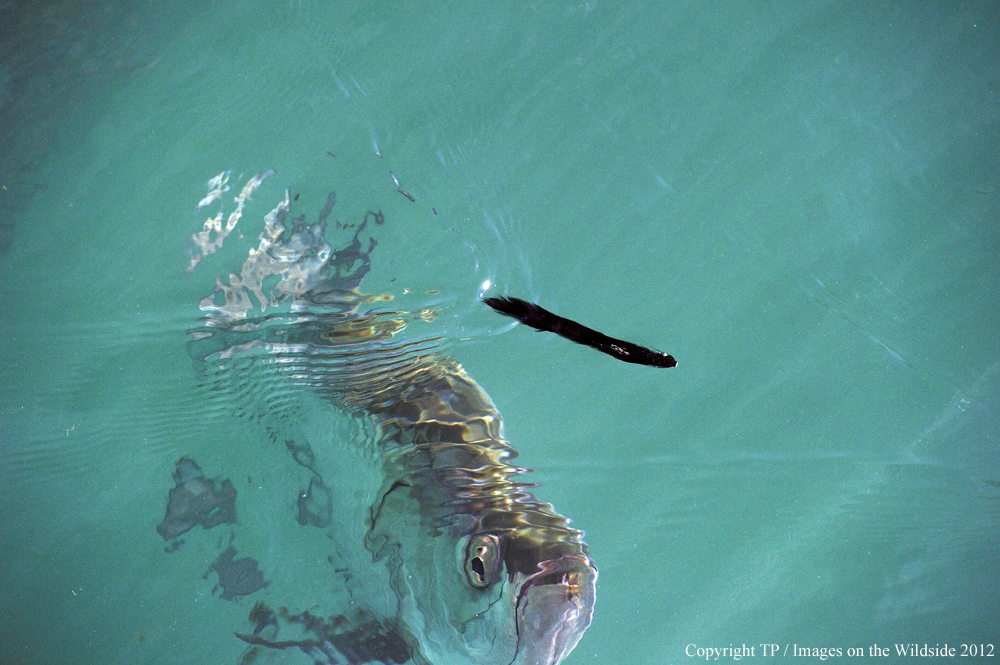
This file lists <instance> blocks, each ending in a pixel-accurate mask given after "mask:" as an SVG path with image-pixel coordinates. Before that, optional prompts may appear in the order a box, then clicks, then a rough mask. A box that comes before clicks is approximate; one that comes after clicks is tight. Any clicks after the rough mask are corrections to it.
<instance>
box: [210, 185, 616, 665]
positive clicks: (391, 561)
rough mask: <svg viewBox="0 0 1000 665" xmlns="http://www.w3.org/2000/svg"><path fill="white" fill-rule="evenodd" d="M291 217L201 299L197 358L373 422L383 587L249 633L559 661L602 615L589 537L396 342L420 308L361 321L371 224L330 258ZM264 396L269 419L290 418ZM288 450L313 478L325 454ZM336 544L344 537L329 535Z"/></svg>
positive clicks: (445, 382)
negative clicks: (364, 238)
mask: <svg viewBox="0 0 1000 665" xmlns="http://www.w3.org/2000/svg"><path fill="white" fill-rule="evenodd" d="M289 206H290V201H289V198H288V195H287V193H286V196H285V200H284V201H283V202H282V203H281V204H279V206H278V207H277V208H276V209H275V210H274V211H272V212H271V213H270V214H269V215H268V216H267V218H266V220H265V229H264V231H263V232H262V233H261V235H260V241H261V242H260V247H259V248H258V249H256V250H252V251H251V253H250V256H249V258H248V259H247V261H246V263H245V264H244V266H243V270H242V271H241V273H240V275H234V276H233V277H232V278H231V280H230V283H229V284H228V285H227V284H223V283H222V282H218V283H217V293H216V294H215V296H214V297H209V298H206V299H205V300H203V301H202V309H203V310H204V311H205V312H206V318H205V321H204V323H205V325H204V326H203V327H201V328H198V329H196V330H193V331H192V340H193V341H192V345H191V351H192V354H193V355H194V356H195V357H196V358H198V359H201V360H204V361H205V367H206V368H209V369H210V370H211V372H213V373H216V377H217V380H218V381H223V382H225V381H227V380H233V381H235V384H234V385H238V386H247V385H248V380H247V378H246V377H245V376H243V377H239V378H237V376H238V373H239V372H241V371H246V370H244V368H245V367H247V366H248V361H249V362H250V363H255V366H257V367H260V368H262V370H264V371H267V372H270V373H271V376H272V377H273V375H274V373H275V372H277V373H279V374H282V375H283V376H285V377H287V378H288V380H289V382H290V383H293V384H294V385H297V386H300V387H304V388H308V389H311V392H312V393H314V394H317V395H319V396H321V397H322V398H324V400H328V401H331V402H333V403H335V404H337V405H339V406H340V407H341V408H343V409H345V410H346V411H348V412H351V413H359V412H360V413H365V414H367V416H368V417H369V419H370V421H371V422H372V423H373V424H374V427H375V429H374V434H373V439H374V440H373V441H372V442H371V443H369V444H367V445H370V446H374V448H373V450H375V451H377V455H376V459H377V460H378V462H377V465H378V468H379V469H380V471H381V473H382V480H381V489H380V490H378V492H377V494H376V495H375V496H374V497H373V499H374V500H372V501H371V502H370V507H369V508H368V510H367V511H366V514H367V515H368V517H367V519H366V525H365V533H364V537H363V541H364V542H363V546H364V548H365V550H366V551H367V552H368V555H367V561H368V563H369V565H373V566H377V567H381V569H382V571H383V574H385V575H387V576H386V577H384V578H383V579H386V580H387V581H388V582H387V585H386V586H379V585H377V584H375V585H371V586H370V587H368V588H366V589H365V590H364V593H365V594H366V595H365V596H360V595H355V596H354V597H353V599H352V603H354V602H355V601H357V604H358V605H360V606H361V607H360V609H351V610H350V611H349V610H348V608H346V607H341V608H338V611H339V612H340V614H339V615H331V616H330V618H329V619H326V618H323V617H320V616H318V615H314V614H311V613H310V612H309V611H305V612H301V613H299V614H290V613H289V612H287V611H284V612H282V611H278V612H275V611H273V610H271V609H270V608H268V607H267V605H266V604H264V603H260V604H258V606H257V607H255V608H254V611H253V613H252V614H251V617H250V618H251V622H252V623H253V624H254V625H255V627H254V629H253V631H252V633H250V634H246V635H241V637H242V638H243V639H244V640H245V641H247V642H249V643H251V644H253V645H255V646H256V647H268V648H274V649H287V648H296V649H301V650H302V651H304V652H305V653H307V654H308V655H309V656H311V657H312V658H313V659H314V660H315V661H316V662H318V663H334V662H342V661H346V662H349V663H362V662H381V663H386V664H388V663H410V662H412V663H453V662H462V663H482V664H488V663H504V664H510V665H528V664H543V663H544V664H555V663H558V662H559V661H561V660H562V659H563V658H564V657H565V656H566V655H567V654H568V653H569V652H570V651H571V650H572V649H573V647H574V646H576V644H577V642H578V641H579V639H580V638H581V636H582V635H583V633H584V631H585V630H586V629H587V627H588V625H589V624H590V619H591V614H592V611H593V606H594V598H595V581H596V578H597V571H596V569H595V568H594V566H593V563H592V562H591V559H590V557H589V555H588V552H587V546H586V545H585V544H584V543H583V542H582V540H581V537H582V534H581V532H580V531H578V530H576V529H573V528H571V527H570V525H569V520H568V519H567V518H565V517H563V516H561V515H559V514H557V513H556V512H555V511H554V510H553V508H552V507H551V506H550V505H548V504H545V503H541V502H539V501H537V500H536V499H535V498H534V497H533V496H532V495H531V494H529V493H528V492H527V491H526V488H527V487H530V485H528V484H526V483H525V482H523V481H521V480H519V477H520V475H521V474H523V473H525V471H524V469H520V468H518V467H516V466H513V465H511V462H512V460H513V459H514V458H515V457H516V455H517V451H515V450H514V448H513V447H512V446H511V445H510V444H509V443H508V442H507V441H506V439H505V438H504V436H503V428H502V424H501V420H500V415H499V413H498V412H497V409H496V407H495V406H494V405H493V403H492V402H491V401H490V398H489V397H488V396H487V395H486V393H485V392H483V390H482V389H481V388H480V387H479V386H478V385H477V384H476V382H475V381H473V380H472V378H471V377H469V375H468V374H467V373H466V372H465V370H463V369H462V368H461V366H460V365H458V364H457V363H456V362H455V361H454V360H453V359H451V358H450V357H448V356H447V355H445V354H443V353H442V352H441V351H440V349H439V346H438V342H439V340H436V339H419V338H418V339H409V340H405V339H397V338H396V337H395V336H396V335H397V334H398V333H399V332H400V331H401V330H402V329H403V328H404V327H405V326H406V325H407V323H406V321H407V319H416V318H418V317H419V315H412V316H411V315H406V314H404V313H399V312H386V313H378V312H362V311H359V308H360V307H361V306H362V305H363V304H364V303H366V302H372V301H373V299H371V298H366V297H365V296H362V295H360V294H359V293H358V291H357V290H356V287H357V286H359V285H360V282H361V278H362V277H363V276H364V274H365V273H366V272H367V271H368V267H369V260H370V259H369V255H370V252H371V250H372V249H373V248H374V245H375V243H374V240H372V241H371V242H370V243H368V246H367V248H366V249H365V248H363V247H362V243H361V241H360V239H359V234H360V233H361V232H362V231H363V230H364V228H365V227H366V223H362V224H361V225H360V228H359V229H358V233H357V234H355V236H354V239H353V241H352V242H351V243H350V244H349V245H348V246H347V247H345V248H343V249H341V250H339V251H336V252H334V251H332V248H331V247H330V245H329V244H327V243H326V241H325V240H324V239H323V224H322V223H317V224H315V225H312V226H307V225H304V224H297V225H296V226H295V227H294V228H293V229H292V231H291V233H290V234H288V235H287V237H286V228H285V226H284V219H285V217H286V215H287V213H288V210H289ZM296 221H298V220H296ZM265 282H266V284H267V285H268V286H266V287H265ZM250 294H253V299H251V298H250ZM254 300H256V303H258V304H259V305H255V303H254ZM274 307H276V308H277V309H275V310H274V312H273V313H272V312H267V313H265V312H264V311H263V310H266V309H271V308H274ZM257 309H259V310H260V311H256V310H257ZM241 358H242V360H241ZM268 382H270V384H269V383H268ZM273 382H274V379H273V378H272V379H262V383H260V384H256V385H255V386H254V387H253V388H252V389H251V390H250V391H249V392H250V393H252V394H261V392H266V388H267V385H272V384H273ZM282 391H283V394H284V389H282ZM262 399H263V400H264V401H265V402H267V404H268V406H267V413H266V414H265V420H267V418H268V417H270V418H273V417H276V414H275V412H276V411H280V410H281V409H282V408H284V407H283V406H281V404H284V403H285V402H282V401H280V399H279V398H277V397H275V398H270V397H268V396H267V395H263V396H262ZM267 426H268V427H269V428H270V427H272V426H271V425H267ZM286 445H288V447H289V450H290V451H292V452H293V455H296V461H297V462H298V463H299V464H300V465H302V466H304V467H307V468H308V469H309V470H310V471H311V472H312V473H313V474H315V475H314V478H320V472H319V470H318V469H320V466H319V462H318V461H317V459H318V458H319V457H320V456H321V454H322V450H323V448H321V447H320V445H321V444H319V443H318V442H317V441H313V443H312V445H311V446H310V447H309V448H308V449H307V448H306V447H305V446H297V447H296V446H293V444H291V443H287V444H286ZM318 482H322V481H321V480H320V481H318ZM333 492H334V493H336V492H337V487H336V486H334V487H333ZM319 505H322V502H320V503H319ZM300 507H301V506H300ZM300 515H301V513H300ZM306 521H308V522H310V523H313V524H317V525H318V524H322V523H323V519H322V516H319V517H316V518H315V521H313V518H312V517H310V518H309V520H302V519H301V517H300V522H302V523H305V522H306ZM330 535H331V537H332V538H334V539H335V542H336V538H337V533H336V529H331V531H330ZM359 545H360V543H359ZM357 560H358V561H362V560H363V559H362V558H361V557H359V558H358V559H357ZM331 561H332V559H331ZM345 574H347V575H355V576H357V577H359V578H360V577H364V571H359V570H351V571H347V572H346V573H345ZM331 577H332V576H331ZM267 593H274V590H273V588H272V589H270V590H268V591H267ZM376 610H377V611H378V614H376V613H375V612H376ZM288 631H292V632H293V634H292V635H288V634H287V633H288Z"/></svg>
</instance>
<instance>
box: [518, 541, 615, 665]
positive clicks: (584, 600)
mask: <svg viewBox="0 0 1000 665" xmlns="http://www.w3.org/2000/svg"><path fill="white" fill-rule="evenodd" d="M539 569H540V570H539V572H537V573H535V574H533V575H531V576H529V577H524V576H523V575H522V574H521V573H518V574H517V576H516V577H515V589H516V590H517V605H516V608H515V610H514V611H515V619H516V621H517V656H516V657H515V658H514V660H513V661H512V662H511V665H556V664H557V663H559V662H560V661H562V659H563V658H565V657H566V656H568V655H569V653H570V652H571V651H572V650H573V648H574V647H575V646H576V644H577V642H579V641H580V638H581V637H583V633H584V632H585V631H586V630H587V627H588V626H590V619H591V617H592V616H593V613H594V600H595V595H596V588H595V587H596V582H597V569H596V568H595V567H594V565H593V563H591V561H590V559H589V558H588V557H585V556H576V555H571V556H563V557H560V558H558V559H552V560H549V561H545V562H543V563H541V564H539ZM517 578H521V579H520V580H519V579H517Z"/></svg>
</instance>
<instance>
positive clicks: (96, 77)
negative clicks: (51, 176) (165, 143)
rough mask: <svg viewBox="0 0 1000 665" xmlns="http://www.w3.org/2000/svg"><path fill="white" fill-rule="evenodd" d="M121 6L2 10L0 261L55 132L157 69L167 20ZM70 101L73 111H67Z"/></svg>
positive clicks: (120, 2) (43, 1)
mask: <svg viewBox="0 0 1000 665" xmlns="http://www.w3.org/2000/svg"><path fill="white" fill-rule="evenodd" d="M150 11H154V12H162V11H163V10H162V9H159V8H157V7H156V6H155V5H154V6H147V7H143V8H142V9H141V10H140V9H136V8H134V7H132V6H131V5H130V4H129V3H128V2H125V1H124V0H111V1H110V2H108V1H104V0H101V1H100V2H98V1H97V0H76V1H72V0H33V1H32V2H7V3H3V7H2V9H0V128H2V131H0V256H3V255H4V254H6V253H7V252H8V250H9V249H10V246H11V243H12V242H13V239H14V229H15V226H16V223H17V219H18V218H19V216H20V215H21V214H22V212H23V210H24V209H25V208H26V207H27V205H28V204H29V203H30V202H31V199H32V197H33V196H34V195H35V194H37V193H38V192H40V191H43V190H44V189H45V184H44V183H39V182H36V181H35V180H34V178H32V175H31V174H32V172H33V171H35V170H36V169H37V168H38V167H39V166H40V165H41V164H42V163H43V162H44V161H45V159H46V158H47V157H48V155H49V154H50V153H52V152H53V151H54V150H57V149H58V147H59V140H60V136H59V125H60V123H61V122H62V121H63V120H65V119H66V118H67V117H68V116H69V114H70V113H72V112H73V111H74V110H78V109H80V108H81V107H84V106H86V105H87V104H89V103H90V102H91V101H93V99H94V98H95V92H96V91H97V90H99V89H103V88H105V87H106V86H108V85H113V84H116V83H118V82H120V81H121V80H123V79H124V78H125V77H127V76H129V75H130V74H132V73H133V72H135V71H137V70H139V69H141V68H143V67H147V66H149V65H150V64H151V63H152V62H154V61H155V59H156V56H157V52H156V50H155V49H156V45H158V44H161V43H163V42H162V41H161V39H159V38H158V35H159V34H161V33H162V31H163V28H164V25H163V23H164V21H163V18H164V16H166V14H165V13H164V15H162V16H161V15H157V14H151V13H149V12H150ZM67 100H72V103H67Z"/></svg>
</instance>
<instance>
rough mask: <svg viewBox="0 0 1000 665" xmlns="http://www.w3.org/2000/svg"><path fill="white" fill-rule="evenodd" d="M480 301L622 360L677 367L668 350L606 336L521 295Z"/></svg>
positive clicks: (540, 328)
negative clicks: (521, 297)
mask: <svg viewBox="0 0 1000 665" xmlns="http://www.w3.org/2000/svg"><path fill="white" fill-rule="evenodd" d="M483 302H484V303H485V304H487V305H489V306H490V307H492V308H493V309H494V310H495V311H497V312H499V313H500V314H503V315H505V316H510V317H513V318H515V319H517V320H518V321H520V322H521V323H523V324H524V325H526V326H530V327H532V328H534V329H535V330H538V331H539V332H553V333H555V334H557V335H559V336H560V337H563V338H565V339H568V340H570V341H571V342H576V343H577V344H582V345H584V346H589V347H591V348H593V349H597V350H598V351H600V352H601V353H606V354H608V355H609V356H611V357H612V358H617V359H618V360H621V361H622V362H627V363H634V364H636V365H649V366H651V367H663V368H670V367H677V360H676V359H675V358H674V357H673V356H672V355H670V354H669V353H664V352H663V351H657V350H656V349H650V348H648V347H645V346H639V345H638V344H633V343H632V342H626V341H625V340H623V339H615V338H614V337H608V336H607V335H605V334H604V333H601V332H598V331H596V330H594V329H593V328H588V327H587V326H585V325H583V324H580V323H577V322H576V321H572V320H570V319H567V318H565V317H562V316H559V315H558V314H553V313H552V312H550V311H549V310H547V309H545V308H543V307H540V306H539V305H536V304H534V303H530V302H527V301H525V300H521V299H520V298H511V297H508V296H498V297H493V298H485V299H484V300H483Z"/></svg>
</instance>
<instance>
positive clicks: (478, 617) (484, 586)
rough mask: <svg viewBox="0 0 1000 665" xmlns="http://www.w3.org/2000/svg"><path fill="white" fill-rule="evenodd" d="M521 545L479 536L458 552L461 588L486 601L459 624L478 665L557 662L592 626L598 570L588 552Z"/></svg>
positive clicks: (512, 538) (519, 540) (509, 538)
mask: <svg viewBox="0 0 1000 665" xmlns="http://www.w3.org/2000/svg"><path fill="white" fill-rule="evenodd" d="M519 535H520V537H518V536H519ZM534 535H538V534H534ZM525 540H526V539H525V538H524V534H506V535H495V534H490V533H477V534H475V535H473V536H471V537H470V538H468V540H467V541H466V545H465V547H464V548H463V549H464V557H463V558H464V561H463V564H462V568H463V572H464V577H465V584H466V585H467V587H468V588H469V589H470V590H475V591H478V592H479V593H481V594H483V598H484V599H485V600H486V603H485V604H480V605H479V610H478V611H477V612H476V613H475V614H467V615H466V616H465V620H464V621H463V622H462V625H461V626H460V632H461V633H462V635H463V636H464V641H465V647H466V650H467V652H468V653H469V654H470V655H471V656H472V657H473V659H474V660H475V661H476V662H478V663H483V664H484V665H485V664H487V663H488V664H490V665H494V664H497V663H502V664H504V665H556V664H557V663H559V662H561V661H562V660H563V659H564V658H565V657H566V656H567V655H569V653H570V652H571V651H572V650H573V648H574V647H575V646H576V645H577V643H578V642H579V641H580V638H581V637H583V633H584V632H585V631H586V630H587V627H588V626H589V625H590V620H591V617H592V615H593V610H594V600H595V585H596V581H597V569H596V568H595V567H594V565H593V562H592V561H591V560H590V558H589V557H588V556H587V554H586V552H585V551H580V548H579V544H574V545H575V547H572V548H571V549H573V550H574V552H573V553H566V552H561V553H560V552H557V553H553V552H551V551H548V552H546V548H539V547H537V543H535V546H530V547H525V545H526V544H527V543H526V542H525ZM557 542H558V541H557ZM550 544H551V543H550ZM557 549H558V548H557ZM532 554H534V556H532ZM549 555H553V556H551V558H547V557H548V556H549ZM453 616H454V615H453Z"/></svg>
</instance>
